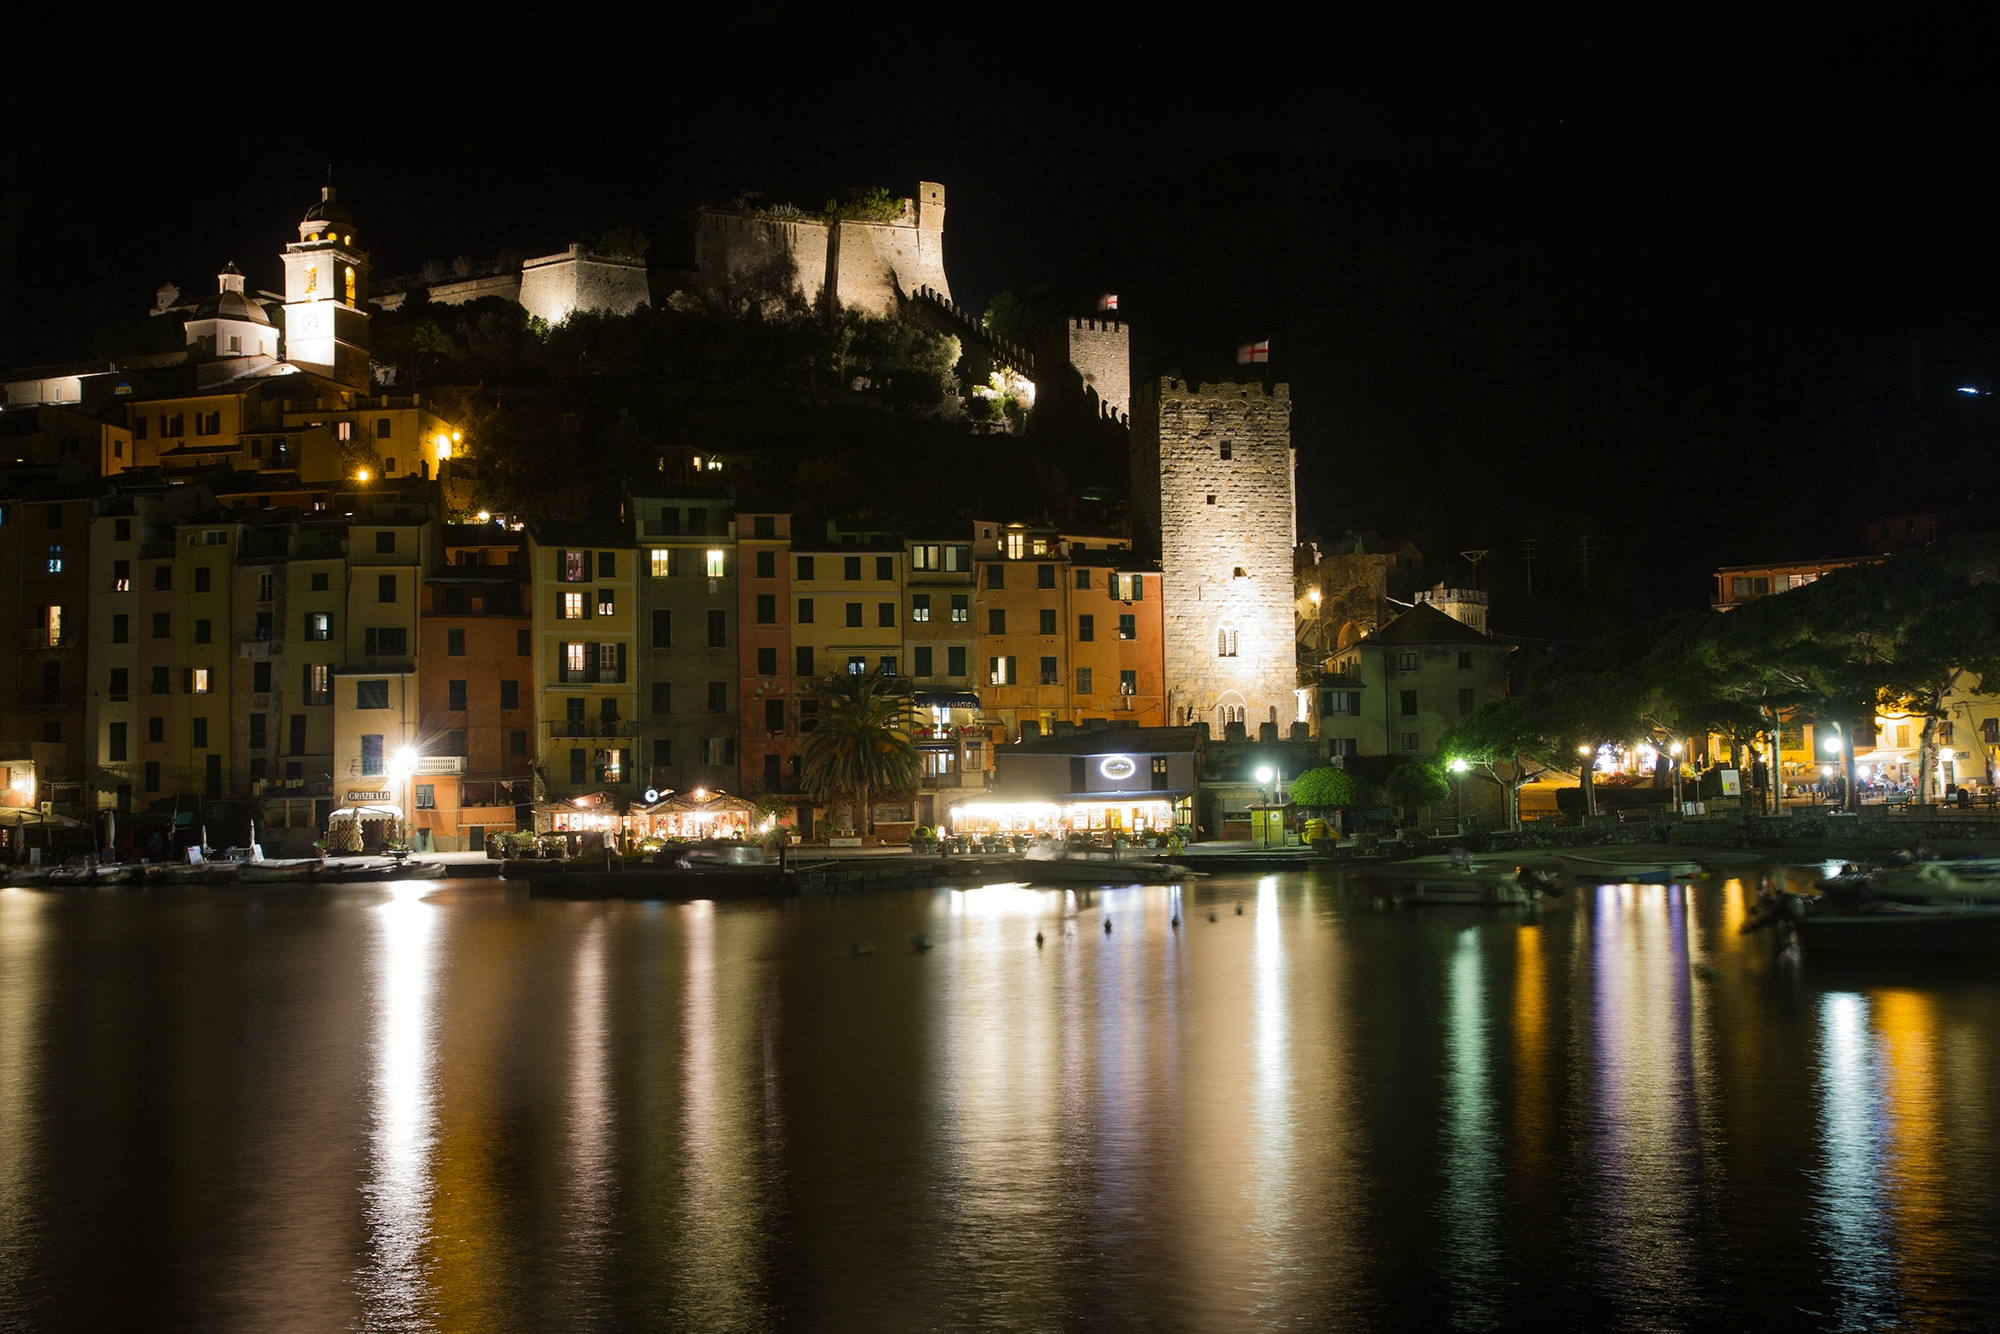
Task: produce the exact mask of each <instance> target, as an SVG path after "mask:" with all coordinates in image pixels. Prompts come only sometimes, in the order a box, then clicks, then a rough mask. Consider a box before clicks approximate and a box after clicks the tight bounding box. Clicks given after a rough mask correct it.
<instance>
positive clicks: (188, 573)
mask: <svg viewBox="0 0 2000 1334" xmlns="http://www.w3.org/2000/svg"><path fill="white" fill-rule="evenodd" d="M246 532H247V529H246V527H245V525H243V524H242V523H240V522H238V521H237V520H236V519H235V517H234V516H232V515H231V514H230V513H229V512H228V511H224V510H210V511H207V512H205V513H202V514H196V515H193V516H191V517H189V518H188V519H185V520H183V521H182V522H181V523H180V524H179V525H177V526H176V527H175V529H174V560H173V563H172V565H171V567H170V570H171V573H170V574H168V575H167V576H166V579H167V581H168V582H169V588H167V589H161V588H159V587H158V584H157V583H156V585H155V590H156V591H159V592H167V591H171V593H172V599H171V603H170V606H171V610H170V611H167V612H155V613H153V623H152V624H151V625H150V626H148V627H146V632H147V634H148V635H149V636H150V637H152V638H155V639H159V638H171V639H172V641H173V645H174V668H173V672H172V675H173V677H174V678H177V679H175V680H174V681H173V686H174V689H175V691H176V693H175V695H174V708H173V713H172V715H171V720H170V721H169V722H168V724H167V729H166V730H167V732H168V736H167V744H168V746H169V748H170V754H171V756H172V769H173V781H172V783H171V785H170V790H171V791H174V792H179V793H192V794H195V795H197V796H201V797H205V798H216V797H222V796H226V795H229V794H231V793H234V792H235V791H236V790H237V788H236V786H235V780H236V778H237V775H236V774H235V772H234V769H233V766H232V765H231V763H230V760H231V746H230V728H231V726H232V709H231V701H232V698H233V696H234V694H235V691H234V688H233V687H234V674H235V671H236V669H237V663H238V658H237V654H236V646H235V644H234V643H233V642H232V641H231V638H230V626H231V611H232V607H231V603H232V601H233V599H232V597H231V592H232V585H233V583H234V573H235V569H234V567H235V564H236V554H237V550H238V548H239V547H240V546H241V545H242V544H243V542H244V540H245V536H246ZM155 578H156V580H157V579H158V578H159V576H158V575H156V576H155ZM163 616H164V617H166V618H167V619H166V620H165V621H164V622H163V621H162V620H161V617H163ZM163 632H164V633H163Z"/></svg>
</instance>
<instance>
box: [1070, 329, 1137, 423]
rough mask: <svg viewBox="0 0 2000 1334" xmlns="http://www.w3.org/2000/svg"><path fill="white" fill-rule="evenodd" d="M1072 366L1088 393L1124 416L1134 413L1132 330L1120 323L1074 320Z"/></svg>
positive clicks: (1071, 342) (1071, 335)
mask: <svg viewBox="0 0 2000 1334" xmlns="http://www.w3.org/2000/svg"><path fill="white" fill-rule="evenodd" d="M1069 364H1070V365H1072V366H1074V367H1076V373H1077V375H1078V376H1079V377H1081V379H1082V380H1083V387H1084V390H1085V392H1086V393H1089V392H1090V391H1093V390H1094V391H1095V392H1096V394H1097V398H1098V401H1099V402H1100V403H1102V404H1104V405H1105V406H1106V407H1108V408H1112V409H1114V410H1115V411H1116V412H1117V414H1118V415H1119V416H1120V417H1126V416H1129V415H1131V412H1132V331H1131V330H1130V329H1128V328H1126V327H1125V325H1124V323H1123V322H1122V321H1120V320H1099V319H1073V320H1071V321H1070V322H1069Z"/></svg>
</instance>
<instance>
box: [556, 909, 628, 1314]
mask: <svg viewBox="0 0 2000 1334" xmlns="http://www.w3.org/2000/svg"><path fill="white" fill-rule="evenodd" d="M604 953H605V926H604V918H603V917H601V916H600V917H596V918H593V919H592V920H591V922H590V923H589V925H587V926H585V927H584V929H583V932H582V934H581V935H579V936H578V937H577V942H576V962H575V964H574V967H573V971H572V973H571V980H570V1025H569V1187H568V1191H567V1194H568V1214H569V1241H568V1250H569V1252H570V1255H571V1256H572V1263H573V1265H574V1267H575V1270H576V1278H575V1279H573V1280H572V1281H581V1282H588V1281H589V1280H590V1278H591V1276H593V1275H596V1274H598V1273H599V1272H601V1270H602V1268H603V1265H604V1262H605V1260H606V1258H607V1256H608V1254H609V1248H608V1246H607V1239H608V1237H609V1234H610V1230H611V1207H612V1199H611V1196H612V1189H613V1184H614V1178H613V1171H614V1167H615V1163H614V1160H613V1152H612V1149H613V1143H612V1141H613V1136H614V1134H615V1133H616V1129H617V1104H616V1102H615V1100H614V1099H613V1097H612V1092H611V1071H610V1061H609V1058H608V1053H607V1052H606V1044H607V1042H608V1040H609V1039H608V1029H609V1010H610V988H609V987H608V986H607V984H606V982H605V978H604Z"/></svg>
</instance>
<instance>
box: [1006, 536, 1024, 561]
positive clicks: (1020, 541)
mask: <svg viewBox="0 0 2000 1334" xmlns="http://www.w3.org/2000/svg"><path fill="white" fill-rule="evenodd" d="M1026 550H1027V539H1026V538H1024V537H1023V536H1022V535H1021V534H1019V533H1009V534H1007V559H1008V560H1019V559H1021V555H1022V553H1023V552H1024V551H1026Z"/></svg>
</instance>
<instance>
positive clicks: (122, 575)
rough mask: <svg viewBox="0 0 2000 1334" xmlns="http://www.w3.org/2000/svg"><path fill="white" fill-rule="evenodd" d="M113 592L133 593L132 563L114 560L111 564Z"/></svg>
mask: <svg viewBox="0 0 2000 1334" xmlns="http://www.w3.org/2000/svg"><path fill="white" fill-rule="evenodd" d="M119 522H120V523H123V522H125V521H124V520H123V519H120V520H119ZM111 591H112V592H114V593H129V592H131V591H132V562H131V561H129V560H114V561H112V562H111Z"/></svg>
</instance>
